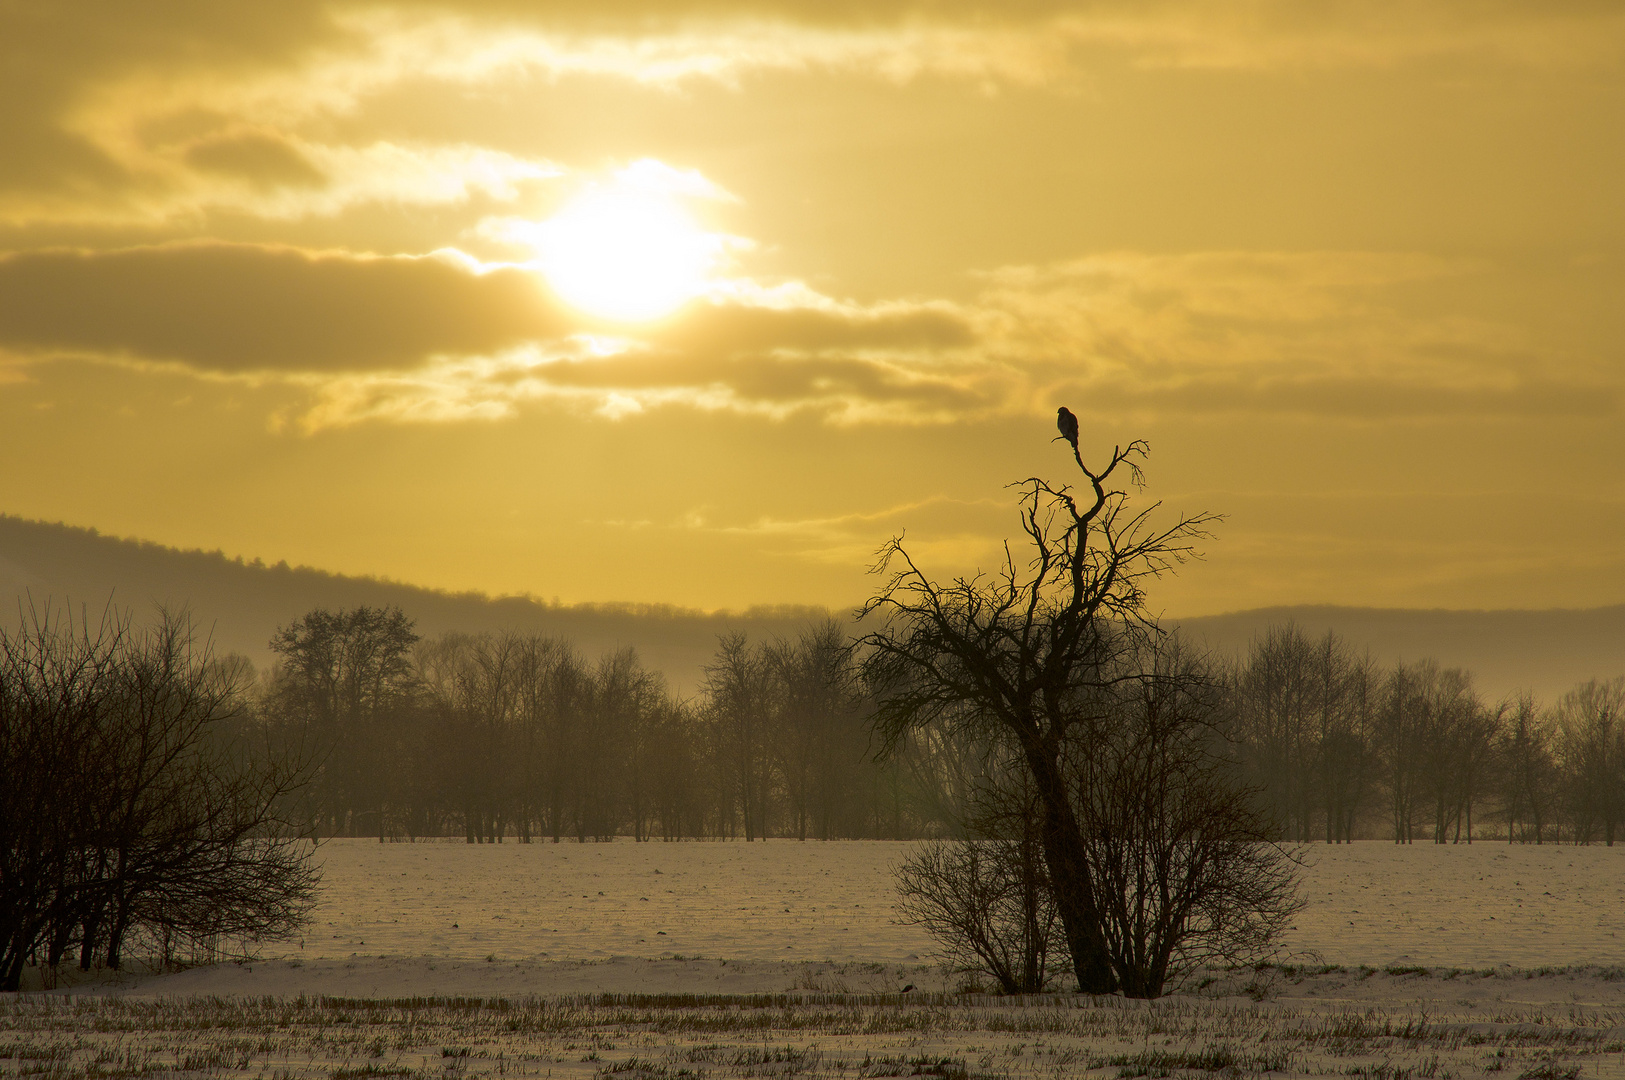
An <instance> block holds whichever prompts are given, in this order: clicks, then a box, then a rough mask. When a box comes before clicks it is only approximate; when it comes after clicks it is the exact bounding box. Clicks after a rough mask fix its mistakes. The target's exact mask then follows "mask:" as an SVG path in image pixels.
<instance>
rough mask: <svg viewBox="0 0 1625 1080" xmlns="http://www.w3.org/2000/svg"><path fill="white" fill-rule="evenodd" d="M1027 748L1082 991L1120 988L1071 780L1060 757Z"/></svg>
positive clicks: (1048, 863)
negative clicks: (1069, 796)
mask: <svg viewBox="0 0 1625 1080" xmlns="http://www.w3.org/2000/svg"><path fill="white" fill-rule="evenodd" d="M1025 749H1026V757H1027V763H1028V767H1029V768H1030V769H1031V770H1032V773H1033V780H1034V784H1035V787H1036V789H1037V793H1038V798H1039V807H1040V818H1041V820H1040V828H1041V830H1042V831H1041V839H1042V841H1043V845H1044V864H1045V866H1046V867H1047V868H1048V869H1049V876H1050V883H1051V886H1052V887H1053V888H1054V891H1055V908H1056V912H1057V913H1058V914H1059V915H1060V917H1061V928H1062V930H1063V932H1064V933H1065V935H1066V944H1067V950H1068V951H1069V952H1070V953H1071V954H1072V971H1073V973H1074V974H1075V975H1076V976H1077V979H1078V989H1079V991H1081V992H1082V993H1085V994H1109V993H1111V992H1112V991H1114V990H1116V989H1117V977H1116V975H1114V974H1113V973H1112V963H1111V956H1110V954H1109V953H1108V952H1107V950H1106V935H1105V933H1104V931H1103V930H1102V928H1101V925H1100V911H1099V909H1098V908H1097V907H1096V906H1095V892H1094V883H1093V881H1092V880H1091V875H1090V873H1089V858H1088V854H1087V853H1086V852H1085V851H1084V845H1083V832H1082V830H1081V829H1080V828H1079V827H1078V819H1077V815H1076V814H1074V813H1073V812H1072V804H1071V803H1070V802H1069V801H1068V800H1067V797H1066V782H1065V781H1064V780H1063V779H1062V777H1061V771H1060V769H1059V768H1058V767H1057V766H1056V764H1055V760H1054V759H1053V758H1052V757H1049V756H1047V755H1046V754H1045V753H1044V752H1043V749H1042V748H1041V747H1038V746H1028V747H1026V748H1025Z"/></svg>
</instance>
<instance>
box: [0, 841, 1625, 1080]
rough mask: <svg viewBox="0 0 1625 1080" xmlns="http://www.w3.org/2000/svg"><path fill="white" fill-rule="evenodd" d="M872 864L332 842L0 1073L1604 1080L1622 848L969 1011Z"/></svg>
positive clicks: (63, 993)
mask: <svg viewBox="0 0 1625 1080" xmlns="http://www.w3.org/2000/svg"><path fill="white" fill-rule="evenodd" d="M905 850H906V847H905V845H900V844H884V843H836V844H816V843H809V844H805V845H803V844H796V843H790V842H784V841H776V842H772V843H767V844H750V845H747V844H738V843H735V844H698V843H694V844H670V845H667V844H643V845H636V844H630V843H616V844H609V845H585V846H578V845H573V844H564V845H558V846H554V845H551V844H545V845H528V846H527V845H514V844H502V845H496V846H489V845H488V846H468V845H463V844H444V843H437V844H418V845H408V844H393V845H392V844H382V845H380V844H378V843H376V842H372V843H365V842H360V841H337V842H333V843H330V844H328V845H325V846H324V849H323V859H324V862H325V867H326V880H327V888H326V891H325V894H324V899H323V902H322V904H321V906H320V907H319V908H318V910H317V912H316V918H315V920H314V923H313V925H312V928H311V932H310V933H309V934H308V935H307V937H306V938H305V939H304V940H303V941H302V942H293V943H288V944H285V945H282V946H278V947H277V948H275V949H267V950H265V951H264V954H263V957H262V958H261V959H259V960H257V961H250V962H246V963H242V964H237V963H228V964H222V965H216V966H213V967H208V968H201V969H195V970H192V971H187V972H182V973H178V974H172V975H162V976H145V977H126V978H124V979H123V980H119V981H107V980H98V981H93V982H89V983H86V984H84V985H81V986H78V987H74V988H64V989H61V990H58V991H55V992H52V993H31V994H24V995H19V996H17V997H16V998H15V999H13V1000H10V1001H5V1002H0V1073H4V1074H10V1075H30V1076H41V1077H76V1076H104V1077H113V1076H146V1075H170V1074H186V1075H207V1076H221V1077H224V1076H239V1075H241V1076H289V1077H304V1076H313V1077H325V1076H330V1077H334V1078H336V1080H354V1078H359V1077H384V1076H401V1077H429V1076H434V1077H444V1078H457V1077H473V1076H484V1075H491V1076H502V1077H506V1076H508V1075H515V1076H560V1077H564V1076H592V1075H611V1074H613V1075H616V1076H626V1077H637V1076H695V1077H700V1076H711V1077H733V1076H807V1077H819V1076H906V1075H926V1076H975V1075H987V1076H1000V1077H1003V1076H1010V1077H1027V1076H1072V1075H1081V1074H1084V1073H1092V1074H1094V1075H1098V1076H1106V1077H1139V1076H1147V1077H1159V1076H1171V1075H1213V1074H1225V1075H1241V1074H1258V1073H1265V1072H1269V1073H1278V1074H1293V1075H1332V1076H1363V1077H1371V1078H1381V1080H1406V1078H1420V1080H1451V1078H1456V1077H1465V1076H1479V1075H1484V1074H1501V1075H1503V1076H1504V1077H1505V1078H1506V1080H1518V1078H1523V1080H1574V1078H1575V1077H1586V1078H1590V1077H1612V1076H1618V1077H1625V967H1622V966H1621V965H1622V964H1625V947H1622V945H1621V932H1622V931H1625V850H1621V849H1608V848H1572V847H1540V848H1535V847H1525V846H1518V847H1507V846H1505V845H1492V844H1475V845H1473V846H1472V847H1471V848H1467V847H1443V848H1440V847H1434V846H1432V845H1416V846H1413V847H1409V848H1395V847H1393V846H1392V845H1387V844H1355V845H1352V846H1347V847H1341V848H1338V847H1332V848H1325V847H1321V848H1318V849H1315V850H1314V851H1313V852H1312V853H1311V863H1310V865H1309V866H1308V868H1307V870H1306V874H1305V891H1306V894H1307V896H1308V898H1309V901H1310V903H1309V907H1308V908H1307V909H1306V910H1305V912H1304V913H1303V915H1302V917H1301V918H1300V919H1299V921H1298V925H1297V927H1296V929H1295V930H1294V931H1293V935H1292V939H1291V940H1290V941H1289V943H1288V945H1289V948H1290V949H1291V950H1292V951H1293V953H1294V954H1295V955H1293V956H1290V957H1287V958H1284V959H1283V961H1282V962H1281V963H1279V964H1277V965H1273V966H1270V967H1266V968H1262V969H1259V970H1251V969H1249V970H1243V971H1227V972H1210V973H1207V974H1206V975H1205V976H1203V978H1201V979H1198V980H1196V981H1195V982H1193V983H1192V984H1191V985H1189V986H1187V987H1186V988H1185V989H1184V990H1183V991H1182V992H1181V993H1178V994H1174V995H1171V996H1169V997H1167V998H1164V999H1162V1000H1161V1001H1157V1002H1152V1003H1141V1002H1129V1001H1124V1000H1123V999H1121V998H1117V997H1107V998H1098V999H1097V998H1090V997H1075V996H1072V995H1050V996H1046V997H1043V998H1032V999H1026V1000H1020V1001H1016V1000H1011V999H1002V998H998V997H995V996H992V995H988V994H983V993H975V992H965V990H966V987H965V980H964V979H963V977H961V976H958V975H955V974H953V973H950V972H946V971H943V970H941V969H940V968H939V967H937V966H936V965H935V964H934V963H933V960H932V956H931V946H930V942H929V939H927V938H925V937H924V936H923V935H921V934H920V933H919V932H918V931H917V930H915V929H914V928H912V927H909V926H903V925H899V924H897V923H896V922H895V920H894V919H893V916H892V911H891V906H890V903H891V895H890V889H891V886H890V880H889V875H888V873H887V868H888V866H889V865H890V864H891V863H892V862H894V861H895V860H896V859H898V858H899V857H900V856H901V855H902V854H903V852H904V851H905Z"/></svg>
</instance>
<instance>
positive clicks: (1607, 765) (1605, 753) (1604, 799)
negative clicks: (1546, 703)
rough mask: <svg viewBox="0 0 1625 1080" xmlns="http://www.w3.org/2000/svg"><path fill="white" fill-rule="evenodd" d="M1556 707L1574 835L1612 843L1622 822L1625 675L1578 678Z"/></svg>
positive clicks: (1584, 840)
mask: <svg viewBox="0 0 1625 1080" xmlns="http://www.w3.org/2000/svg"><path fill="white" fill-rule="evenodd" d="M1556 713H1557V716H1556V719H1557V727H1558V730H1559V731H1560V732H1561V740H1562V741H1561V745H1562V758H1563V773H1564V779H1565V781H1566V784H1565V786H1566V788H1567V790H1568V804H1569V816H1570V820H1571V822H1572V827H1573V829H1574V841H1575V843H1589V842H1590V841H1591V840H1592V839H1593V838H1595V837H1597V836H1598V835H1600V836H1601V837H1602V839H1603V840H1604V842H1606V843H1607V844H1608V845H1609V846H1610V847H1612V846H1613V843H1614V839H1615V836H1616V834H1617V833H1618V831H1619V827H1620V825H1621V823H1622V822H1625V677H1620V678H1617V679H1613V680H1610V681H1608V682H1600V681H1598V680H1596V679H1592V680H1591V681H1589V682H1585V683H1581V684H1580V685H1579V686H1577V687H1575V688H1574V689H1573V690H1570V691H1569V692H1568V693H1566V694H1564V695H1563V697H1562V698H1561V699H1559V700H1558V703H1557V710H1556Z"/></svg>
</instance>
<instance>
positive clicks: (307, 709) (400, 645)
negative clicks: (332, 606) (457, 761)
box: [267, 607, 418, 840]
mask: <svg viewBox="0 0 1625 1080" xmlns="http://www.w3.org/2000/svg"><path fill="white" fill-rule="evenodd" d="M417 640H418V635H417V634H416V633H415V632H414V631H413V629H412V620H410V619H408V618H407V617H406V615H405V614H404V613H403V612H402V611H401V610H400V609H399V608H393V607H390V608H369V607H359V608H354V609H352V610H340V611H337V612H330V611H327V610H325V609H322V608H317V609H314V610H312V611H310V612H309V613H308V614H306V615H305V616H304V617H302V618H299V619H295V620H294V621H293V622H292V623H290V624H288V625H287V626H285V627H282V628H280V629H278V630H277V632H276V633H275V634H274V635H273V636H272V638H271V642H270V647H271V650H272V651H273V652H275V653H276V654H277V655H278V656H279V657H280V658H281V663H280V666H279V668H278V669H277V670H276V672H275V676H274V678H273V681H272V685H271V692H270V694H269V696H268V699H267V707H268V709H269V710H270V712H271V714H272V715H273V716H274V717H275V719H276V721H277V723H278V725H279V726H280V728H281V729H282V736H283V738H284V739H286V740H288V741H289V742H290V743H293V744H302V745H305V746H309V747H311V748H312V749H313V750H314V751H315V752H317V753H318V754H320V755H321V758H322V761H323V764H322V766H321V768H320V770H319V772H318V774H317V778H316V782H315V784H314V786H313V790H312V794H313V795H314V797H315V799H316V800H317V802H316V805H315V806H314V807H313V808H312V811H313V817H314V818H315V819H316V820H314V821H313V822H312V826H313V828H315V829H318V830H321V826H320V824H319V823H320V822H325V823H326V828H325V830H321V831H326V832H328V833H330V834H338V833H345V832H347V833H348V834H349V835H352V836H354V835H358V833H359V832H360V830H361V824H362V821H363V819H370V821H371V823H372V824H373V825H375V826H376V828H375V829H374V830H373V831H375V832H376V833H377V835H378V838H379V839H380V840H382V839H383V838H384V836H385V834H386V833H387V831H388V823H387V818H386V812H387V803H388V802H389V796H390V792H391V790H392V789H393V788H395V787H397V786H398V784H399V777H398V774H397V773H396V766H397V765H398V764H399V763H400V762H401V761H402V760H403V754H402V753H401V746H400V743H399V740H398V736H399V734H400V729H401V727H402V716H403V713H405V712H406V711H407V710H408V709H409V708H410V706H411V704H412V699H411V694H412V690H413V674H414V672H413V667H412V662H411V654H412V646H413V645H414V644H415V643H416V642H417Z"/></svg>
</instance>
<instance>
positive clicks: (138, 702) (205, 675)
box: [0, 608, 317, 990]
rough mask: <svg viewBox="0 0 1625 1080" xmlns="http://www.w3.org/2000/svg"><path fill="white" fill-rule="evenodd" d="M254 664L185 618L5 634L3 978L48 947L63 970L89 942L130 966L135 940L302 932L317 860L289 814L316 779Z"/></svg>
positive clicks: (191, 942)
mask: <svg viewBox="0 0 1625 1080" xmlns="http://www.w3.org/2000/svg"><path fill="white" fill-rule="evenodd" d="M245 674H246V670H245V668H244V666H243V665H242V664H241V663H235V662H234V663H219V662H216V661H215V660H214V658H213V657H212V655H211V653H210V651H209V648H208V645H207V643H199V642H198V641H197V639H196V637H195V635H194V633H193V630H192V626H191V622H190V620H189V619H188V618H187V617H186V616H185V615H184V614H181V615H173V614H168V613H161V614H160V616H159V618H158V619H157V620H156V621H155V622H154V623H153V624H152V625H150V626H145V627H141V628H139V629H135V628H132V627H131V625H130V623H129V620H128V619H127V618H125V617H123V616H117V615H114V614H113V613H111V612H109V613H108V615H107V616H106V617H104V619H103V620H102V622H101V624H100V626H99V628H96V629H95V630H94V631H93V630H92V629H91V627H89V626H88V625H87V624H86V623H85V622H83V621H81V622H79V623H78V624H75V623H74V622H73V620H72V619H71V617H67V616H58V615H55V614H54V613H52V612H51V611H50V609H49V608H47V609H46V611H45V612H43V613H35V614H32V615H30V616H28V617H25V620H24V623H23V626H22V627H21V628H20V629H19V630H18V631H17V632H16V633H5V632H0V775H3V776H4V777H5V778H6V779H5V783H4V784H0V790H3V792H4V794H3V795H0V934H3V937H0V989H12V990H14V989H16V988H17V986H18V981H19V978H20V975H21V971H22V967H23V965H24V963H25V961H26V958H27V957H28V955H29V954H30V953H31V952H32V951H33V950H34V948H35V947H36V946H37V945H38V944H40V943H41V942H43V943H44V944H45V945H46V963H47V964H48V965H49V966H51V967H55V966H56V965H57V964H58V963H59V962H60V961H61V960H62V958H63V957H64V955H65V954H66V953H67V952H68V950H69V949H70V948H71V947H72V946H73V945H74V944H75V943H77V944H78V945H79V952H80V964H81V966H82V967H86V968H88V967H90V966H91V965H92V964H93V962H94V961H95V959H96V958H97V957H100V958H101V959H102V960H103V962H105V963H106V964H107V965H108V966H109V967H114V968H117V967H120V966H122V965H123V964H124V962H125V957H126V956H127V955H128V952H129V948H130V944H131V942H132V941H138V942H140V943H141V945H142V947H144V948H147V947H150V948H151V949H152V950H153V952H154V953H155V954H156V955H157V957H158V958H159V959H162V960H168V959H170V958H172V957H173V956H174V955H176V953H177V951H178V950H180V949H182V948H190V949H191V950H192V951H193V952H194V953H200V954H207V953H211V952H212V951H213V950H215V949H217V948H218V947H219V946H220V945H221V944H222V942H223V941H224V940H225V939H246V938H255V937H264V936H278V935H282V934H286V933H289V932H292V931H293V930H294V929H295V928H297V926H298V925H299V924H300V922H301V921H302V920H303V918H304V915H305V912H306V910H307V909H308V908H309V906H310V903H311V900H312V894H313V890H314V887H315V883H316V879H317V878H316V871H315V870H314V868H313V867H312V866H311V865H310V863H309V855H310V846H309V845H308V844H306V843H305V842H303V841H300V840H297V839H295V838H294V837H293V836H292V834H291V833H290V832H289V831H288V830H287V829H286V822H284V821H283V820H282V819H281V818H280V817H279V816H278V808H279V807H280V806H281V805H283V803H284V800H285V797H286V796H287V795H288V794H289V793H290V792H292V791H293V790H295V789H296V788H297V787H298V786H299V785H300V784H301V783H302V782H303V775H302V771H301V768H300V765H299V763H298V762H290V761H288V760H286V759H283V758H280V757H279V756H278V755H276V754H275V753H273V752H272V751H271V750H270V748H269V747H268V745H267V743H266V742H265V740H264V738H263V732H262V731H260V730H259V729H258V727H257V725H256V724H255V723H254V722H253V720H252V718H251V717H249V716H248V715H247V714H246V703H245V701H244V696H243V691H244V689H245V687H244V685H243V676H244V675H245ZM19 796H21V798H22V799H26V800H27V801H26V802H25V801H20V800H19Z"/></svg>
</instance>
